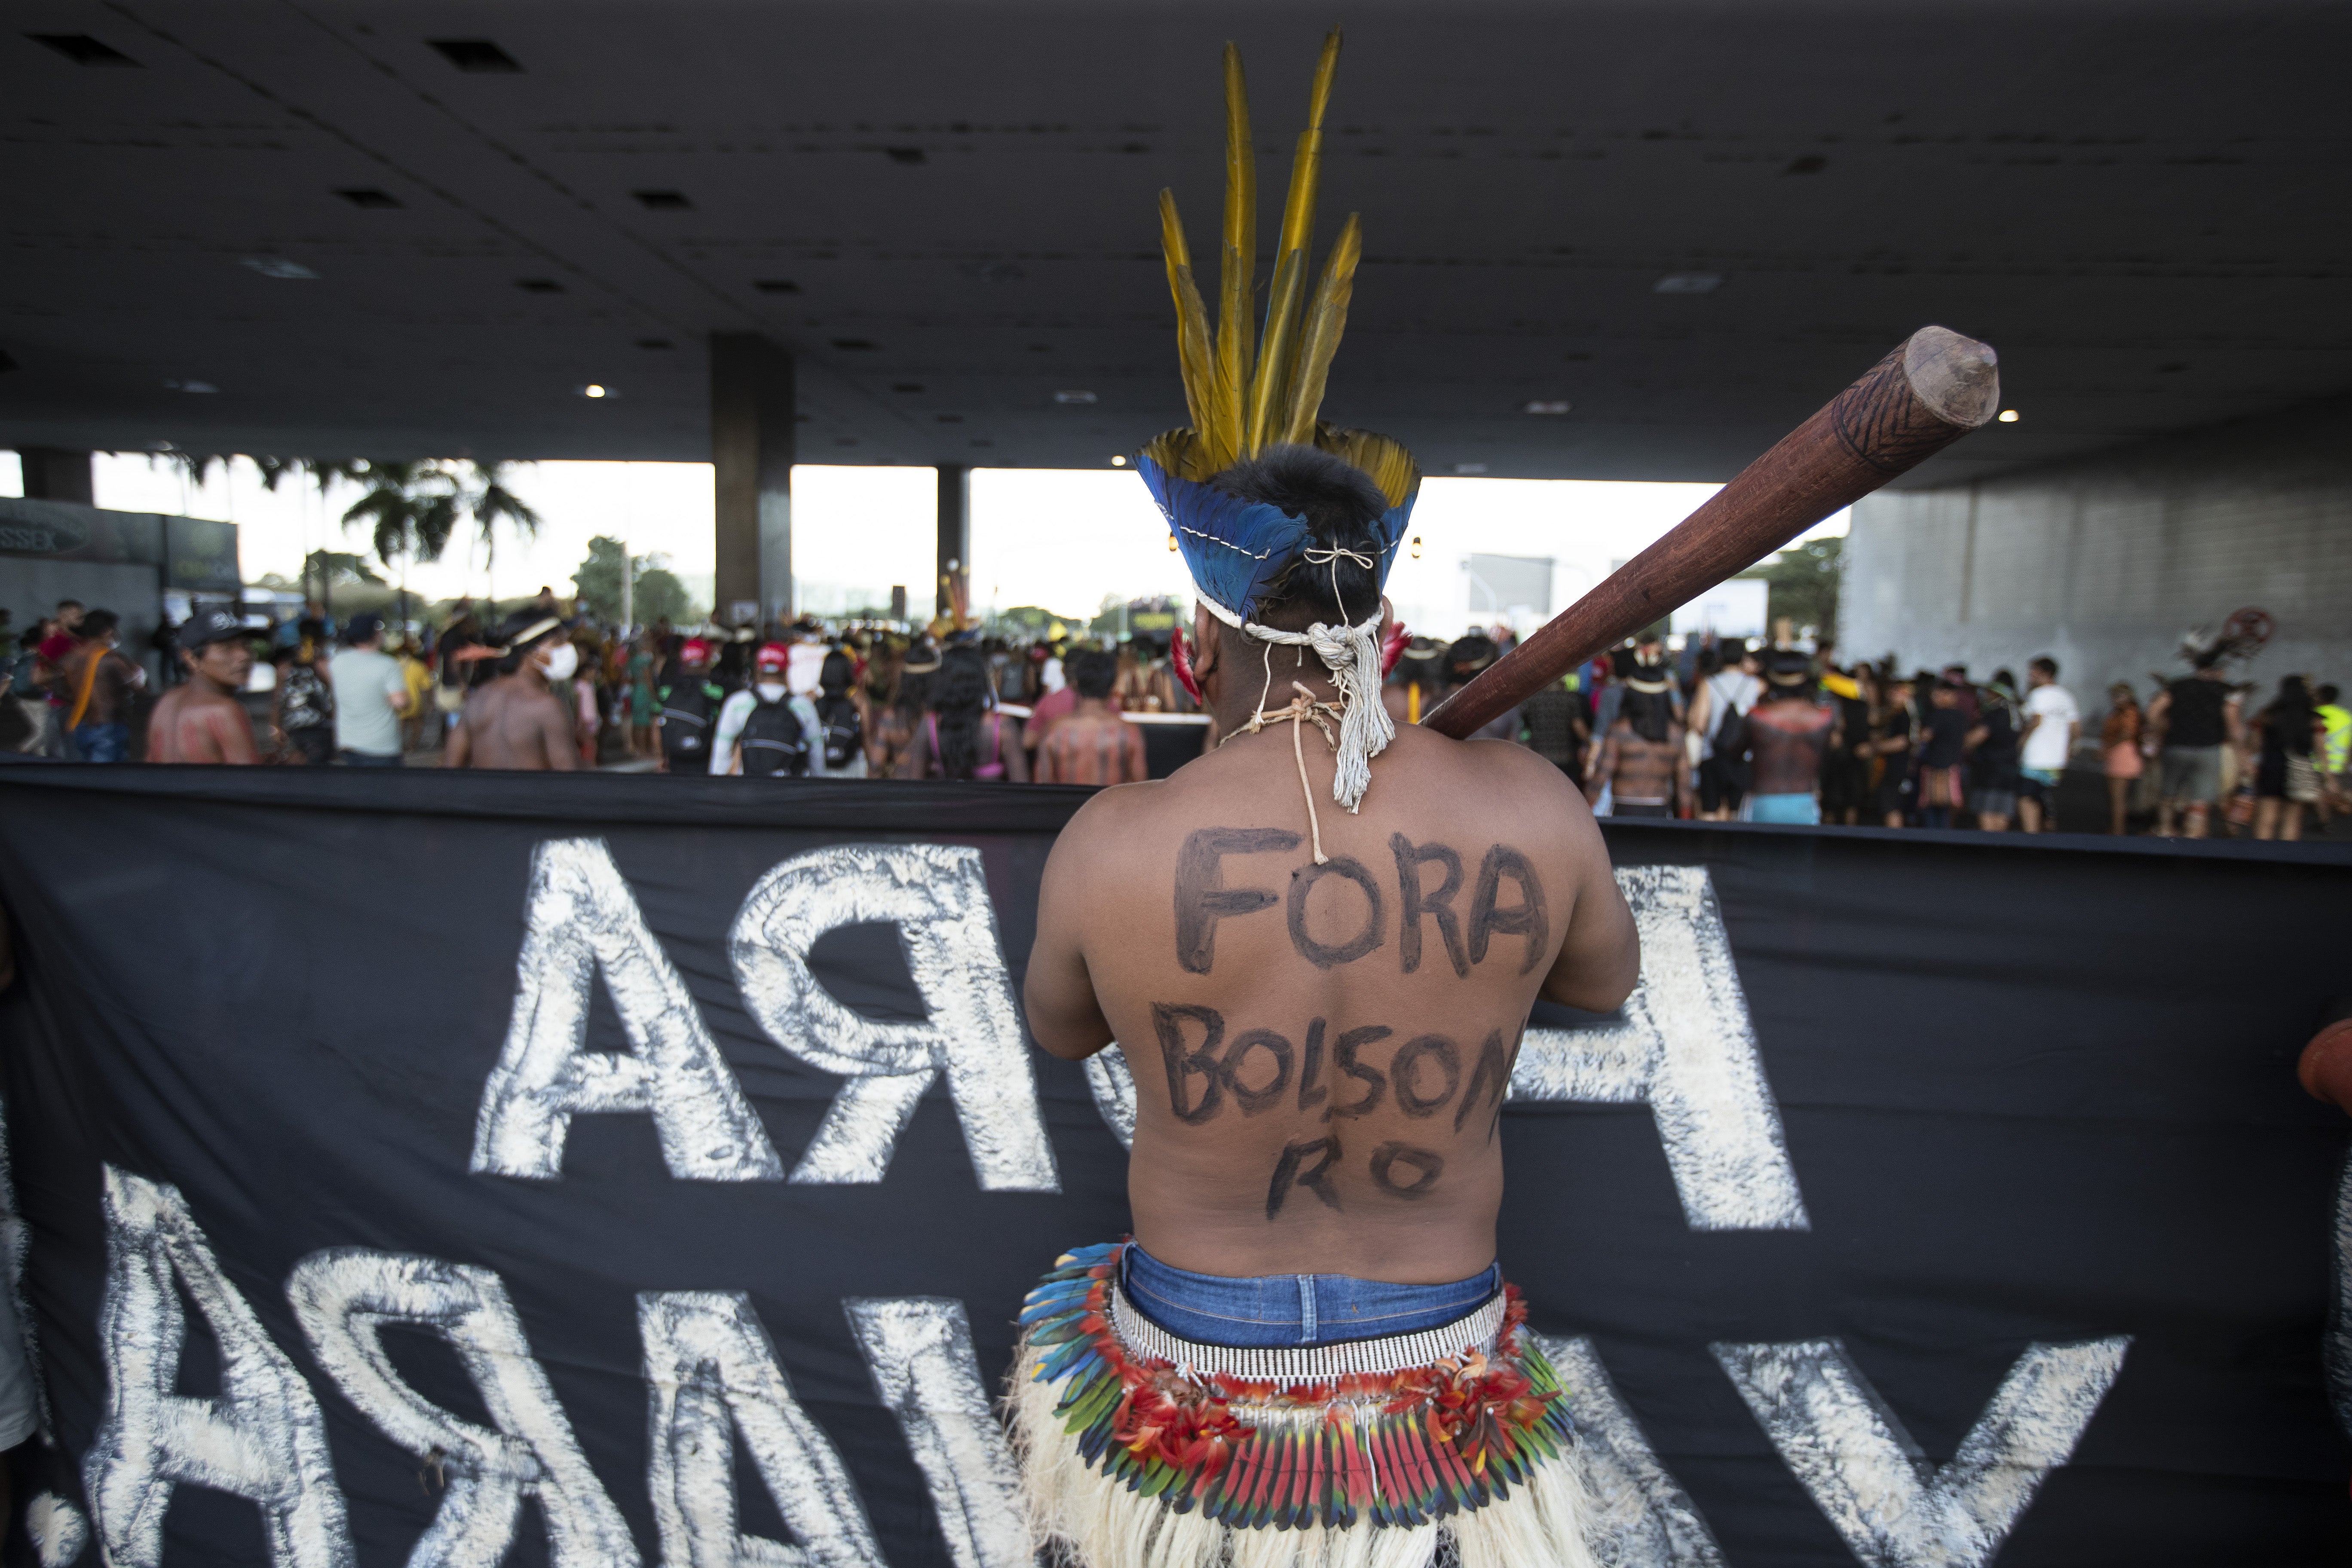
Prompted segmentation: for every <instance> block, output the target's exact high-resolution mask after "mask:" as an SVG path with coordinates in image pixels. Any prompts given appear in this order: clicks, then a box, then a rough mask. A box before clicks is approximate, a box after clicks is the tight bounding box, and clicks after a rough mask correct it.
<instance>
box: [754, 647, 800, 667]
mask: <svg viewBox="0 0 2352 1568" xmlns="http://www.w3.org/2000/svg"><path fill="white" fill-rule="evenodd" d="M792 662H793V654H792V650H791V649H790V648H788V647H785V646H784V645H783V644H782V643H780V642H772V643H761V645H760V651H759V652H758V653H756V654H754V655H753V656H752V657H751V668H754V669H782V668H786V667H787V666H789V665H790V664H791V663H792Z"/></svg>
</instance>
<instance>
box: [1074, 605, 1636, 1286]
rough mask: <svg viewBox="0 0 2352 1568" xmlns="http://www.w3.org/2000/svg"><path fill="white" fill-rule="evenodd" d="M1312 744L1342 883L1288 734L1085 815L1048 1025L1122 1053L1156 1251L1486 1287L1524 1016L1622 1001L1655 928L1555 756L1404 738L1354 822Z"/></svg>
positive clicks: (1221, 708) (1141, 1227)
mask: <svg viewBox="0 0 2352 1568" xmlns="http://www.w3.org/2000/svg"><path fill="white" fill-rule="evenodd" d="M1203 640H1206V639H1205V638H1204V639H1203ZM1219 662H1220V661H1218V660H1216V659H1214V658H1210V657H1207V656H1205V655H1204V658H1203V664H1202V678H1203V680H1204V682H1207V683H1208V685H1209V695H1210V697H1211V699H1212V702H1213V706H1214V707H1216V709H1217V710H1218V720H1219V722H1220V725H1221V727H1223V728H1225V729H1227V730H1228V731H1231V730H1238V729H1241V728H1242V727H1244V725H1245V724H1246V722H1247V720H1248V715H1249V713H1250V711H1251V710H1253V708H1254V707H1255V703H1256V699H1257V696H1258V692H1259V689H1260V687H1261V680H1260V679H1259V670H1258V669H1257V668H1255V666H1256V663H1257V661H1256V660H1255V659H1253V660H1251V661H1249V662H1250V664H1251V667H1252V668H1249V669H1248V670H1247V671H1246V672H1245V673H1246V675H1247V677H1248V679H1247V680H1246V681H1245V682H1244V683H1243V684H1245V686H1246V691H1245V692H1243V693H1241V694H1240V695H1239V696H1238V697H1236V695H1235V694H1234V691H1233V690H1230V689H1226V690H1222V691H1221V690H1220V688H1221V687H1231V686H1232V685H1233V683H1232V682H1225V681H1218V680H1216V679H1213V676H1212V670H1213V668H1214V667H1215V666H1216V665H1217V664H1218V663H1219ZM1293 662H1294V661H1293V659H1292V657H1291V654H1290V652H1289V650H1287V649H1284V650H1280V651H1279V652H1278V653H1277V654H1276V658H1274V660H1273V663H1274V664H1275V665H1276V667H1277V674H1278V675H1279V676H1281V677H1282V680H1281V684H1284V685H1286V684H1287V680H1288V679H1289V678H1290V677H1291V676H1293V675H1297V676H1300V677H1304V676H1306V675H1307V671H1309V670H1312V668H1313V662H1312V661H1311V660H1309V661H1308V662H1307V666H1306V668H1303V669H1297V668H1292V669H1285V668H1280V667H1283V666H1287V665H1291V664H1292V663H1293ZM1307 683H1308V684H1309V686H1310V687H1312V688H1313V689H1316V690H1317V692H1318V695H1320V696H1323V697H1325V698H1328V697H1330V696H1332V695H1333V693H1332V691H1331V689H1330V688H1329V687H1328V684H1323V683H1319V682H1316V681H1313V680H1309V681H1308V682H1307ZM1275 701H1276V704H1277V705H1278V700H1275ZM1236 703H1238V706H1236ZM1302 739H1303V742H1304V754H1305V759H1306V769H1307V781H1308V785H1309V787H1311V788H1312V790H1313V791H1314V793H1315V799H1316V805H1317V811H1318V815H1319V817H1320V820H1321V824H1322V841H1323V847H1324V851H1325V853H1326V855H1327V856H1328V863H1327V864H1325V865H1322V866H1319V867H1318V866H1317V865H1316V864H1315V862H1314V858H1313V851H1312V847H1311V845H1312V841H1311V838H1310V834H1309V826H1308V823H1307V805H1306V801H1305V799H1304V798H1303V796H1302V794H1301V790H1300V784H1299V773H1298V763H1297V757H1296V754H1295V753H1294V751H1293V747H1292V737H1291V734H1290V726H1289V724H1288V723H1284V724H1281V725H1279V726H1276V727H1273V728H1270V729H1268V730H1267V731H1265V732H1262V733H1259V734H1255V735H1248V734H1243V735H1238V736H1237V737H1236V738H1235V739H1234V741H1233V742H1231V743H1230V744H1228V745H1226V746H1224V747H1223V748H1222V749H1220V750H1218V751H1217V752H1213V753H1212V754H1211V755H1209V756H1206V757H1203V758H1202V759H1201V760H1200V761H1198V762H1196V763H1191V764H1189V765H1188V766H1186V767H1185V768H1183V769H1182V770H1181V771H1180V772H1179V773H1177V774H1176V775H1175V776H1174V777H1172V778H1170V779H1168V780H1166V781H1164V782H1161V783H1156V784H1129V785H1125V786H1122V787H1120V788H1118V789H1113V790H1108V791H1106V792H1105V793H1103V794H1102V795H1098V796H1097V797H1096V798H1095V799H1093V800H1092V801H1090V802H1088V803H1087V805H1086V807H1085V808H1084V809H1083V810H1081V811H1080V812H1079V814H1078V815H1077V816H1076V818H1075V819H1074V820H1073V821H1072V822H1071V824H1070V826H1069V827H1068V828H1066V830H1065V831H1064V832H1063V835H1062V837H1061V839H1060V841H1059V842H1058V843H1057V844H1056V846H1055V849H1054V853H1053V857H1052V858H1051V860H1050V861H1049V863H1048V865H1047V867H1046V870H1045V884H1044V887H1043V889H1042V890H1041V892H1040V895H1039V913H1038V931H1037V942H1036V946H1035V949H1034V952H1033V953H1032V955H1031V959H1030V967H1029V975H1028V985H1027V1004H1028V1013H1029V1020H1030V1025H1031V1027H1032V1030H1033V1031H1034V1034H1035V1035H1036V1037H1037V1039H1038V1042H1039V1044H1040V1045H1042V1046H1043V1047H1045V1049H1047V1050H1048V1051H1051V1052H1053V1053H1054V1054H1055V1055H1056V1056H1061V1057H1065V1058H1079V1057H1083V1056H1086V1055H1087V1054H1089V1053H1090V1052H1091V1051H1092V1050H1093V1049H1095V1048H1096V1047H1098V1046H1099V1045H1101V1044H1102V1043H1103V1041H1104V1039H1105V1038H1106V1037H1115V1038H1117V1039H1118V1042H1119V1043H1120V1046H1121V1047H1122V1049H1124V1051H1125V1052H1126V1054H1127V1057H1128V1060H1129V1065H1130V1067H1131V1068H1132V1069H1133V1072H1134V1076H1135V1080H1136V1090H1137V1121H1136V1132H1135V1145H1134V1152H1133V1157H1132V1162H1131V1163H1130V1165H1129V1182H1128V1190H1129V1202H1130V1204H1131V1205H1132V1208H1133V1212H1134V1220H1135V1234H1136V1239H1137V1241H1138V1242H1139V1244H1140V1245H1141V1246H1142V1247H1144V1249H1145V1250H1146V1251H1147V1252H1149V1253H1150V1255H1151V1256H1152V1257H1154V1258H1159V1259H1160V1260H1162V1261H1163V1262H1166V1263H1169V1264H1171V1265H1173V1266H1175V1267H1177V1268H1189V1269H1193V1270H1195V1271H1198V1272H1201V1273H1208V1274H1221V1275H1239V1276H1248V1275H1264V1274H1308V1273H1316V1274H1347V1275H1353V1276H1355V1277H1358V1278H1362V1279H1387V1280H1394V1281H1398V1282H1401V1283H1436V1282H1443V1281H1450V1280H1457V1279H1465V1278H1466V1277H1468V1276H1470V1275H1474V1274H1475V1273H1477V1272H1478V1271H1479V1270H1480V1269H1482V1268H1486V1266H1487V1265H1488V1264H1489V1263H1491V1262H1492V1261H1493V1260H1494V1258H1495V1219H1496V1213H1497V1210H1498V1209H1499V1207H1500V1205H1501V1202H1502V1189H1503V1166H1502V1153H1501V1148H1500V1144H1499V1142H1498V1139H1497V1136H1496V1115H1497V1112H1498V1111H1499V1110H1500V1108H1501V1105H1502V1100H1503V1095H1504V1091H1505V1089H1506V1087H1507V1085H1508V1083H1509V1080H1510V1070H1511V1066H1512V1063H1513V1060H1514V1059H1515V1058H1516V1056H1517V1047H1518V1040H1519V1036H1520V1033H1521V1031H1522V1030H1523V1029H1524V1027H1525V1026H1526V1023H1527V1017H1528V1008H1529V1006H1530V1005H1532V1003H1533V1002H1534V1000H1535V999H1536V997H1537V995H1538V993H1539V992H1540V994H1542V995H1543V996H1545V997H1546V998H1547V999H1549V1000H1552V1001H1556V1002H1561V1003H1565V1004H1568V1005H1573V1006H1579V1007H1584V1008H1589V1009H1593V1010H1597V1011H1607V1010H1609V1009H1611V1008H1613V1007H1615V1006H1616V1005H1618V1004H1619V1003H1620V1002H1621V1001H1622V1000H1623V999H1624V997H1625V995H1626V994H1627V993H1628V992H1629V991H1630V990H1631V988H1632V985H1633V978H1634V972H1635V968H1636V965H1637V963H1638V955H1637V953H1636V951H1635V946H1634V941H1633V921H1632V918H1631V916H1630V915H1629V914H1628V913H1627V911H1626V910H1625V906H1624V902H1623V900H1622V898H1621V897H1620V896H1619V895H1618V892H1617V889H1616V884H1615V882H1614V880H1613V879H1612V875H1611V872H1610V867H1609V861H1608V857H1607V854H1606V852H1605V850H1604V848H1603V847H1602V845H1601V837H1600V833H1599V831H1598V829H1597V828H1595V826H1593V823H1592V818H1591V813H1590V811H1589V810H1588V809H1587V807H1586V805H1585V803H1584V801H1583V799H1582V798H1581V796H1580V795H1578V793H1577V792H1576V790H1575V788H1574V787H1573V786H1572V785H1571V784H1570V782H1569V781H1568V779H1567V778H1566V777H1565V776H1564V775H1562V774H1561V773H1560V771H1559V769H1558V768H1556V767H1554V766H1552V765H1551V764H1550V763H1547V762H1545V761H1544V760H1543V759H1541V758H1539V757H1538V756H1536V755H1534V754H1533V753H1532V752H1526V751H1524V750H1522V749H1520V748H1519V747H1517V746H1514V745H1511V744H1509V743H1507V742H1496V741H1474V742H1456V741H1452V740H1448V739H1446V738H1444V737H1443V736H1440V735H1437V734H1434V733H1433V732H1431V731H1425V730H1420V729H1403V730H1401V731H1400V732H1399V733H1398V735H1397V736H1396V738H1395V740H1394V741H1393V742H1391V743H1390V745H1389V747H1388V749H1387V750H1386V751H1385V752H1383V753H1382V754H1381V755H1380V756H1379V757H1378V758H1376V759H1375V760H1374V762H1373V763H1372V769H1371V773H1372V784H1371V787H1370V791H1369V792H1368V793H1367V794H1366V795H1365V796H1364V800H1363V804H1362V810H1361V813H1360V815H1356V816H1350V815H1349V814H1348V813H1346V812H1345V811H1342V810H1341V809H1339V806H1337V805H1335V804H1334V803H1333V801H1332V795H1331V787H1332V775H1333V771H1334V763H1333V759H1332V756H1331V753H1330V750H1329V748H1328V746H1327V745H1326V744H1325V743H1324V742H1323V740H1322V738H1321V737H1320V736H1319V735H1318V734H1317V733H1316V732H1315V731H1313V730H1312V729H1311V728H1310V729H1309V730H1308V731H1307V733H1306V734H1305V735H1304V737H1303V738H1302Z"/></svg>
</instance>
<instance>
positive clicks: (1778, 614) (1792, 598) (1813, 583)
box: [1740, 539, 1845, 645]
mask: <svg viewBox="0 0 2352 1568" xmlns="http://www.w3.org/2000/svg"><path fill="white" fill-rule="evenodd" d="M1844 557H1845V541H1844V540H1843V539H1808V540H1805V541H1804V542H1801V543H1798V544H1792V545H1790V547H1789V548H1788V549H1786V550H1783V551H1781V552H1780V553H1779V554H1778V555H1775V556H1774V557H1772V559H1771V560H1769V561H1767V562H1765V563H1763V564H1762V565H1760V566H1751V567H1749V568H1748V570H1747V571H1745V572H1742V573H1741V574H1740V575H1741V576H1742V577H1747V578H1751V579H1755V578H1760V579H1762V580H1763V582H1764V583H1765V584H1767V587H1766V589H1765V609H1764V614H1765V616H1766V618H1767V619H1768V620H1769V622H1771V623H1773V624H1775V625H1777V624H1778V623H1779V622H1780V621H1782V620H1784V619H1785V620H1787V621H1789V622H1790V624H1791V625H1793V626H1795V627H1796V628H1797V629H1798V630H1799V631H1802V630H1803V629H1804V628H1805V627H1807V626H1811V627H1813V628H1814V629H1815V636H1816V637H1818V638H1819V639H1820V640H1821V642H1822V643H1823V644H1825V645H1827V644H1833V643H1835V642H1836V641H1837V613H1838V582H1839V576H1840V574H1841V573H1842V572H1843V569H1844Z"/></svg>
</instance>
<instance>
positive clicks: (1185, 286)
mask: <svg viewBox="0 0 2352 1568" xmlns="http://www.w3.org/2000/svg"><path fill="white" fill-rule="evenodd" d="M1160 256H1161V257H1162V258H1164V259H1165V260H1166V261H1167V263H1168V292H1169V293H1170V294H1171V295H1172V296H1173V297H1174V298H1175V300H1176V361H1177V364H1178V366H1179V368H1180V369H1181V372H1182V374H1183V377H1184V403H1185V406H1186V407H1187V408H1188V409H1189V410H1190V411H1191V412H1192V427H1193V428H1194V429H1196V430H1202V431H1205V430H1207V429H1208V428H1209V427H1210V426H1209V414H1210V411H1211V409H1212V407H1213V403H1212V401H1211V400H1212V398H1213V395H1214V393H1215V374H1214V372H1213V368H1212V367H1211V365H1210V363H1209V314H1208V308H1207V307H1206V306H1204V305H1202V303H1201V290H1200V289H1199V288H1198V286H1196V285H1195V284H1194V283H1193V281H1192V250H1191V248H1190V247H1188V246H1186V244H1185V243H1184V222H1183V219H1181V218H1180V217H1179V216H1177V215H1176V193H1175V192H1173V191H1169V190H1162V191H1161V192H1160Z"/></svg>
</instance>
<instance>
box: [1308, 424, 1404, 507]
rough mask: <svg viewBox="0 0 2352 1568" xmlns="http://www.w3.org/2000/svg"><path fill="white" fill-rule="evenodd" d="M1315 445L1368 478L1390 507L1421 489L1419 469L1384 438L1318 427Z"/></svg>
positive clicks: (1361, 432) (1327, 426) (1398, 504)
mask: <svg viewBox="0 0 2352 1568" xmlns="http://www.w3.org/2000/svg"><path fill="white" fill-rule="evenodd" d="M1315 444H1316V445H1317V446H1318V447H1322V448H1323V450H1325V451H1327V452H1328V453H1330V454H1331V455H1332V456H1333V457H1335V458H1343V459H1345V460H1346V461H1348V462H1349V463H1352V464H1354V465H1355V466H1356V467H1357V468H1361V469H1363V470H1364V472H1366V473H1368V474H1370V476H1371V477H1372V482H1373V483H1374V484H1376V485H1378V486H1380V487H1381V494H1382V495H1384V496H1386V497H1388V501H1389V505H1391V506H1392V507H1396V506H1402V505H1403V504H1404V503H1405V501H1406V500H1409V499H1410V498H1411V497H1412V495H1413V493H1414V492H1415V491H1417V490H1419V489H1421V466H1420V465H1419V464H1417V463H1415V462H1414V461H1413V460H1412V453H1411V452H1408V451H1406V450H1405V449H1404V447H1402V446H1400V445H1399V444H1398V443H1397V442H1395V441H1393V440H1391V438H1390V437H1386V436H1376V435H1374V434H1373V433H1372V432H1371V431H1370V430H1343V429H1340V428H1339V426H1334V425H1318V426H1316V427H1315Z"/></svg>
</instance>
